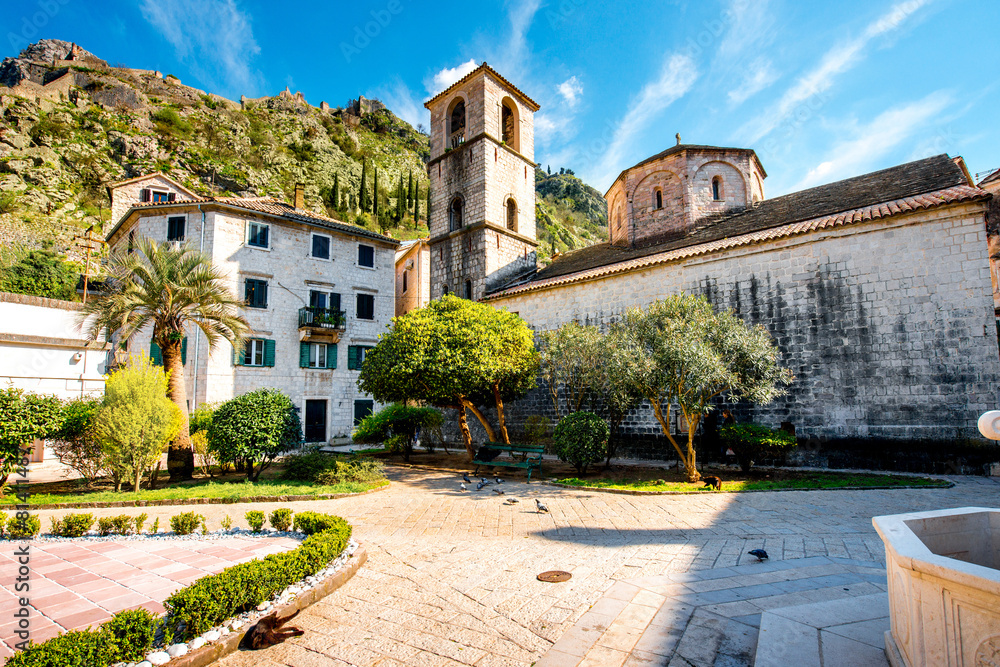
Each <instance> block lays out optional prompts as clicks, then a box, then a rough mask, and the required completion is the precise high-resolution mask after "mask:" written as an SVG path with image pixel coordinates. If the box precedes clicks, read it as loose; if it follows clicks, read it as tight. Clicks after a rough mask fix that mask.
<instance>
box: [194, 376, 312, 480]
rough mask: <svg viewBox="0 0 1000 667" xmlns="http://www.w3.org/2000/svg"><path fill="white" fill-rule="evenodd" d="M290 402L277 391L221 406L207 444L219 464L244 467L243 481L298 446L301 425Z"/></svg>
mask: <svg viewBox="0 0 1000 667" xmlns="http://www.w3.org/2000/svg"><path fill="white" fill-rule="evenodd" d="M294 408H295V406H294V405H293V404H292V401H291V399H289V398H288V397H287V396H285V395H284V394H282V393H281V392H280V391H278V390H277V389H258V390H256V391H251V392H249V393H246V394H243V395H242V396H237V397H236V398H233V399H232V400H229V401H226V402H225V403H223V404H222V405H221V406H219V408H218V409H217V410H216V412H215V416H214V417H213V418H212V425H211V427H210V428H209V430H208V443H209V446H210V447H211V448H212V450H213V451H214V452H216V455H217V456H218V457H219V460H220V461H223V462H225V463H236V462H237V461H242V462H244V463H246V464H247V479H248V480H252V481H255V480H256V479H257V478H258V477H259V476H260V473H261V471H263V470H264V469H265V468H267V467H268V466H269V465H270V464H271V462H272V461H273V460H274V459H275V457H277V456H278V455H279V454H281V453H282V452H287V451H289V450H291V449H294V448H296V447H298V445H299V444H300V443H301V442H302V425H301V422H300V421H299V415H298V413H297V412H296V411H295V409H294Z"/></svg>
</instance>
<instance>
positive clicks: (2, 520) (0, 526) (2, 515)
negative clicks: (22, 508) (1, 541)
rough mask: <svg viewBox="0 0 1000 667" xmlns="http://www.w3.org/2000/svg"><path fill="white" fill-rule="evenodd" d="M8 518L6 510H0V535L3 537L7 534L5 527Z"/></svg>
mask: <svg viewBox="0 0 1000 667" xmlns="http://www.w3.org/2000/svg"><path fill="white" fill-rule="evenodd" d="M9 520H10V517H9V516H7V513H6V512H0V537H4V536H6V535H7V531H6V528H7V522H8V521H9Z"/></svg>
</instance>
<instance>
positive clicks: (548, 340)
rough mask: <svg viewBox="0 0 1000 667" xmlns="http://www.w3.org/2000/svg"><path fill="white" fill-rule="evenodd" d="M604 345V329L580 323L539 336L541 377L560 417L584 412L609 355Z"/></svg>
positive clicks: (565, 325) (570, 323)
mask: <svg viewBox="0 0 1000 667" xmlns="http://www.w3.org/2000/svg"><path fill="white" fill-rule="evenodd" d="M604 342H605V341H604V336H603V335H602V334H601V331H600V329H598V328H597V327H593V326H583V325H580V324H578V323H576V322H568V323H567V324H564V325H562V326H561V327H559V328H558V329H556V330H554V331H545V332H543V333H542V334H541V335H540V336H539V341H538V343H539V363H540V366H539V375H540V376H541V377H542V379H543V380H545V383H546V384H547V385H548V389H549V395H550V397H551V398H552V407H553V408H554V409H555V413H556V418H559V417H560V416H563V415H568V414H570V413H573V412H579V411H580V410H582V409H583V404H584V401H585V399H586V398H587V396H588V395H589V394H591V393H592V391H593V388H594V385H595V384H596V383H597V381H598V377H597V376H598V375H600V374H601V368H602V365H603V363H604V357H605V356H606V355H605V348H604ZM560 389H561V390H562V391H561V393H562V397H563V403H564V405H563V406H560V401H559V394H560Z"/></svg>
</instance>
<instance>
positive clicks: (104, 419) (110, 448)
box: [91, 355, 182, 491]
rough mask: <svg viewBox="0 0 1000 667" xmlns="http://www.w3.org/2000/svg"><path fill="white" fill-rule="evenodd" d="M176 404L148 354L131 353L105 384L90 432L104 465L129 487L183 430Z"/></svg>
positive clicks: (160, 371)
mask: <svg viewBox="0 0 1000 667" xmlns="http://www.w3.org/2000/svg"><path fill="white" fill-rule="evenodd" d="M181 425H182V415H181V411H180V409H179V408H178V407H177V405H175V404H174V403H172V402H171V401H170V399H168V398H167V376H166V374H165V373H164V372H163V368H161V367H159V366H154V365H153V362H152V361H151V360H150V359H149V357H146V356H144V355H143V356H133V357H130V359H129V361H128V364H127V365H126V366H125V367H124V368H122V369H120V370H118V371H115V372H114V373H112V374H111V375H110V376H109V377H108V380H107V382H106V383H105V393H104V400H103V402H102V404H101V407H100V408H99V409H98V410H97V412H96V413H95V414H94V416H93V422H92V428H91V432H92V434H93V437H94V439H95V440H96V441H97V442H98V443H99V444H100V445H101V449H102V451H103V452H104V456H105V458H106V460H107V465H108V467H109V468H110V469H111V470H112V471H113V472H114V474H115V476H116V478H117V479H119V480H121V479H124V480H128V481H130V482H131V483H132V490H133V491H138V490H139V482H140V481H141V480H142V476H143V475H144V474H145V473H146V471H147V470H150V469H151V468H152V467H153V466H154V465H155V464H156V462H157V461H158V460H159V458H160V454H161V452H162V451H163V449H164V447H166V445H167V443H169V442H170V441H171V440H173V439H174V438H175V437H176V436H177V434H178V432H179V431H180V429H181Z"/></svg>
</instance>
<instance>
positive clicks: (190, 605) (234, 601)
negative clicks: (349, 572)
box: [163, 512, 351, 641]
mask: <svg viewBox="0 0 1000 667" xmlns="http://www.w3.org/2000/svg"><path fill="white" fill-rule="evenodd" d="M303 515H309V517H308V518H307V519H305V521H306V522H307V523H308V526H309V527H310V528H315V529H316V530H314V531H311V532H309V531H303V532H307V534H309V535H310V537H308V538H306V540H305V541H304V542H303V543H302V545H301V546H300V547H298V548H297V549H295V550H293V551H289V552H286V553H280V554H272V555H270V556H266V557H265V558H262V559H260V560H253V561H250V562H248V563H240V564H239V565H234V566H233V567H229V568H226V569H225V570H223V571H222V572H220V573H218V574H214V575H209V576H207V577H202V578H201V579H199V580H198V581H196V582H194V583H193V584H191V585H190V586H188V587H187V588H184V589H181V590H179V591H177V592H176V593H174V594H173V595H171V596H170V597H169V598H167V599H166V601H165V602H164V603H163V604H164V606H165V607H166V608H167V617H166V619H165V621H164V624H165V628H164V629H165V634H166V636H167V640H168V641H188V640H190V639H191V638H193V637H196V636H198V635H200V634H201V633H203V632H205V631H207V630H209V629H210V628H212V627H214V626H216V625H218V624H220V623H221V622H222V621H224V620H226V619H227V618H231V617H233V616H236V615H237V614H241V613H243V612H245V611H248V610H250V609H253V608H255V607H256V606H257V605H258V604H260V603H261V602H263V601H265V600H270V599H271V598H272V597H273V596H274V594H275V593H277V592H278V591H280V590H282V589H284V588H286V587H287V586H289V585H291V584H292V583H294V582H296V581H298V580H300V579H303V578H305V577H308V576H311V575H314V574H316V573H317V572H319V571H320V570H321V569H323V568H324V567H326V566H327V564H328V563H330V561H332V560H333V559H334V558H336V557H337V556H339V555H340V554H341V552H343V550H344V548H345V547H346V546H347V543H348V541H349V540H350V537H351V526H350V524H348V523H347V522H346V521H344V520H343V519H341V518H339V517H335V516H331V515H328V514H315V513H313V512H302V513H299V514H296V515H295V523H296V529H297V530H298V529H299V524H300V517H302V516H303Z"/></svg>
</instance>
